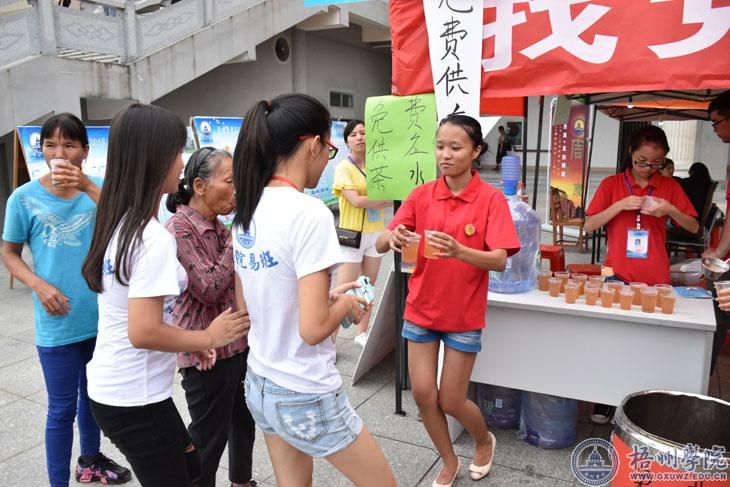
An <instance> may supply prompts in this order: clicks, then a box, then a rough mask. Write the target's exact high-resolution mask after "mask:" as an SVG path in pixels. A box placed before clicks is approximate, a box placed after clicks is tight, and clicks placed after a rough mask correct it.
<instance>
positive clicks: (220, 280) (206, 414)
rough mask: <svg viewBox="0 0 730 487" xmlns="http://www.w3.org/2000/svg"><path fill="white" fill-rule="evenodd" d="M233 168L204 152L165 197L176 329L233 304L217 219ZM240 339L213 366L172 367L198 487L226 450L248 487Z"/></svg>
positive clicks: (193, 360) (232, 469) (227, 205)
mask: <svg viewBox="0 0 730 487" xmlns="http://www.w3.org/2000/svg"><path fill="white" fill-rule="evenodd" d="M233 193H234V191H233V162H232V160H231V155H230V154H229V153H228V152H226V151H224V150H216V149H214V148H212V147H203V148H201V149H199V150H198V151H196V152H195V153H194V154H193V155H192V156H191V157H190V160H189V161H188V163H187V166H186V167H185V171H184V175H183V179H182V180H180V184H179V187H178V191H177V192H176V193H174V194H172V195H170V196H169V197H168V200H167V208H168V210H170V211H171V212H173V213H174V215H173V216H172V218H170V220H169V221H168V222H167V224H166V227H167V229H168V231H170V233H172V234H173V235H174V236H175V240H176V241H177V257H178V260H179V261H180V263H181V264H182V265H183V267H184V268H185V270H186V271H187V273H188V282H189V285H188V288H187V290H186V291H185V292H184V293H182V294H181V295H180V296H179V297H178V299H177V302H176V304H175V307H174V309H173V318H174V321H173V322H174V323H178V324H179V325H180V326H181V327H183V328H187V329H191V330H203V329H205V328H207V327H208V325H209V324H210V322H211V321H212V320H213V319H214V318H215V317H216V316H218V315H219V314H220V313H221V312H222V311H224V310H225V309H227V308H229V307H231V306H233V302H234V292H235V291H234V281H233V279H234V277H233V276H234V269H233V247H232V245H231V237H230V233H229V232H228V230H227V229H226V228H225V226H224V225H223V224H222V223H221V222H220V221H219V220H218V217H219V216H220V215H227V214H229V213H231V211H233V208H234V204H233ZM247 355H248V344H247V340H246V338H242V339H240V340H237V341H235V342H233V343H231V344H229V345H227V346H225V347H222V348H218V349H216V354H215V357H213V358H212V360H211V359H209V358H205V357H200V356H198V355H195V354H190V353H179V354H178V358H177V365H178V367H179V368H180V373H181V374H182V376H183V380H182V386H183V389H185V397H186V399H187V402H188V409H189V411H190V417H191V419H192V422H191V423H190V426H189V432H190V436H191V437H192V439H193V442H194V443H195V445H196V446H197V447H198V451H199V453H200V459H201V463H202V475H201V477H200V481H199V484H198V485H200V487H208V486H210V487H213V486H214V485H215V476H216V471H217V470H218V463H219V462H220V458H221V455H222V454H223V450H224V449H225V447H226V443H228V465H229V477H230V481H231V483H232V485H233V486H235V487H238V486H243V487H246V486H249V485H255V484H256V483H255V482H254V481H252V480H251V468H252V466H251V463H252V460H251V456H252V453H253V443H254V436H255V429H254V422H253V418H252V417H251V413H249V411H248V408H247V407H246V400H245V397H244V394H243V388H242V383H243V379H244V378H245V375H246V356H247Z"/></svg>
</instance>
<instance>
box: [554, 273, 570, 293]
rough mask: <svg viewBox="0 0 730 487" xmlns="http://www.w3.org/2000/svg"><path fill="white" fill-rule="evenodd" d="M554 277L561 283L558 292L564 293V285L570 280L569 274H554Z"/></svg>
mask: <svg viewBox="0 0 730 487" xmlns="http://www.w3.org/2000/svg"><path fill="white" fill-rule="evenodd" d="M554 275H555V277H557V278H559V279H560V281H561V284H560V292H561V293H562V292H565V285H566V284H568V279H570V273H569V272H556V273H555V274H554Z"/></svg>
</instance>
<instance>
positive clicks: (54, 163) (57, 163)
mask: <svg viewBox="0 0 730 487" xmlns="http://www.w3.org/2000/svg"><path fill="white" fill-rule="evenodd" d="M48 164H49V165H50V167H51V184H52V185H53V186H58V185H59V184H61V183H60V182H59V181H57V180H56V174H57V173H56V171H57V170H58V169H63V167H64V166H65V165H66V164H67V161H66V159H51V160H50V162H49V163H48Z"/></svg>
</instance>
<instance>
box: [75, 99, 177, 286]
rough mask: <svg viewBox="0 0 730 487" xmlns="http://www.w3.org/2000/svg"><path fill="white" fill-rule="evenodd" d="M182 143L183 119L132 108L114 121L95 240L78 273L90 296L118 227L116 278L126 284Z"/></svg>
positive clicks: (154, 109)
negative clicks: (137, 250)
mask: <svg viewBox="0 0 730 487" xmlns="http://www.w3.org/2000/svg"><path fill="white" fill-rule="evenodd" d="M186 139H187V132H186V129H185V125H184V124H183V122H182V120H180V118H179V117H178V116H177V115H175V114H174V113H172V112H171V111H169V110H165V109H164V108H160V107H157V106H153V105H139V104H135V105H131V106H130V107H128V108H126V109H125V110H124V111H122V112H120V113H118V114H117V115H116V116H115V117H114V120H112V124H111V129H110V132H109V150H108V153H107V165H106V175H105V177H104V186H103V188H102V190H101V196H100V198H99V204H98V206H97V210H96V227H95V228H94V237H93V239H92V241H91V248H90V249H89V254H88V255H87V257H86V261H85V262H84V266H83V269H82V274H83V276H84V279H86V282H87V283H88V285H89V288H90V289H91V290H92V291H95V292H97V293H100V292H102V291H103V286H102V275H101V272H102V265H103V261H104V255H105V253H106V249H107V246H108V245H109V242H110V241H111V239H112V237H113V236H114V233H115V232H116V231H117V228H118V229H119V235H118V237H117V242H118V245H117V248H118V250H117V254H116V257H115V261H114V277H115V279H116V280H117V281H118V282H119V283H121V284H126V283H127V282H129V276H130V270H131V269H130V262H131V260H132V257H133V255H134V253H135V251H136V249H137V246H138V244H139V243H140V241H141V240H142V232H143V231H144V227H145V225H146V224H147V223H148V222H149V221H150V219H151V218H152V217H153V216H154V215H155V212H156V211H157V203H158V202H159V198H160V194H161V191H162V185H163V184H164V181H165V178H166V177H167V175H168V173H169V172H170V167H171V165H172V164H173V162H174V161H175V158H176V157H177V156H178V154H179V153H180V151H181V150H182V149H183V147H185V142H186Z"/></svg>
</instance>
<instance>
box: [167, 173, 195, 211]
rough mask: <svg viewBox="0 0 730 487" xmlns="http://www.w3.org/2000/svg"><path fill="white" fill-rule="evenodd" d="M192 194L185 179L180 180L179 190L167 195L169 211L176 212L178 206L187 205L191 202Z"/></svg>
mask: <svg viewBox="0 0 730 487" xmlns="http://www.w3.org/2000/svg"><path fill="white" fill-rule="evenodd" d="M192 196H193V195H192V193H191V192H190V191H188V190H187V189H185V180H184V179H181V180H180V182H179V183H177V191H176V192H175V193H170V194H168V195H167V200H165V207H167V211H169V212H170V213H175V212H176V211H177V206H178V205H187V204H188V203H190V198H192Z"/></svg>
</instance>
